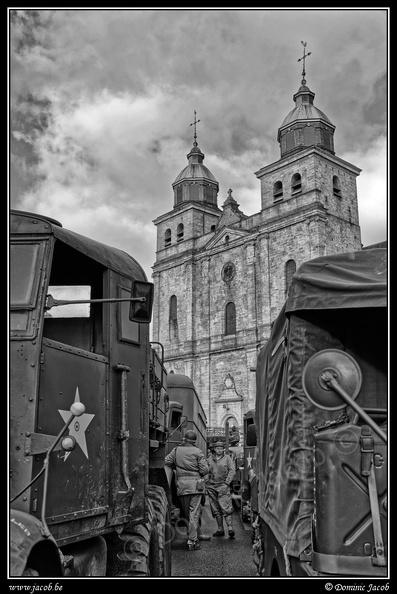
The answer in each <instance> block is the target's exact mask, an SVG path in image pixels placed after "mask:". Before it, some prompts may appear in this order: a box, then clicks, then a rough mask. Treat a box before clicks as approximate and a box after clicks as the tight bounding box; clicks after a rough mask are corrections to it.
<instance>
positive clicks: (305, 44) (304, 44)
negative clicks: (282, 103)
mask: <svg viewBox="0 0 397 594" xmlns="http://www.w3.org/2000/svg"><path fill="white" fill-rule="evenodd" d="M301 44H302V45H303V56H302V57H301V58H299V59H298V62H301V61H302V60H303V69H302V85H303V86H304V85H306V79H305V76H306V70H305V66H306V58H307V57H308V56H310V54H311V53H312V52H309V53H308V54H307V53H306V46H307V41H301ZM194 113H196V112H194Z"/></svg>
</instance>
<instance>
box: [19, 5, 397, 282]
mask: <svg viewBox="0 0 397 594" xmlns="http://www.w3.org/2000/svg"><path fill="white" fill-rule="evenodd" d="M388 11H389V8H388V7H386V8H378V9H367V8H362V9H348V10H346V9H325V8H319V9H302V10H296V9H269V8H265V9H234V8H232V9H211V8H208V9H205V8H204V9H200V10H190V9H172V8H165V9H160V8H154V9H147V8H145V9H142V10H139V9H132V10H126V9H104V8H97V9H85V10H81V9H77V8H72V9H59V8H55V9H33V8H31V9H28V10H20V9H9V65H10V66H9V114H10V118H9V122H10V125H9V137H10V138H9V139H10V148H11V150H10V160H9V165H10V185H9V206H10V208H17V209H21V210H27V211H30V212H36V213H39V214H43V215H47V216H50V217H52V218H55V219H57V220H59V221H60V222H61V223H62V224H63V226H64V227H66V228H69V229H72V230H73V231H76V232H78V233H82V234H84V235H87V236H88V237H91V238H93V239H97V240H99V241H102V242H104V243H108V244H110V245H113V246H115V247H118V248H120V249H123V250H125V251H126V252H128V253H130V254H131V255H132V256H134V257H135V258H136V259H137V260H138V261H139V262H140V264H141V265H142V266H143V268H144V269H145V272H146V274H147V276H148V278H149V279H150V278H151V273H152V270H151V267H152V266H153V264H154V261H155V258H156V255H155V252H156V227H155V226H154V224H153V220H154V219H155V218H156V217H158V216H160V215H161V214H164V213H166V212H168V211H170V210H172V208H173V192H172V183H173V182H174V180H175V178H176V177H177V175H178V173H179V172H180V171H181V170H182V169H183V168H184V167H185V166H186V164H187V159H186V155H187V154H188V152H189V150H190V148H191V146H192V143H193V127H192V126H190V124H191V122H193V119H194V110H196V111H197V118H198V119H200V120H201V121H200V123H198V124H197V137H198V138H197V140H198V144H199V147H200V149H201V150H202V151H203V153H204V154H205V160H204V164H205V165H206V166H207V167H208V168H209V169H210V170H211V171H212V173H213V174H214V176H215V178H216V179H217V180H218V182H219V186H220V191H219V195H218V205H219V206H222V204H223V203H224V201H225V200H226V198H227V191H228V189H229V187H231V188H232V189H233V197H234V198H235V199H236V200H237V202H238V203H239V204H240V209H241V210H242V211H243V212H244V213H245V214H247V215H251V214H254V213H256V212H259V210H260V182H259V180H258V179H257V178H256V176H255V174H254V172H255V171H258V170H259V169H260V168H261V167H264V166H265V165H268V164H270V163H273V162H274V161H277V160H278V159H279V158H280V149H279V144H278V142H277V129H278V127H279V126H280V125H281V123H282V121H283V120H284V118H285V116H286V115H287V113H288V112H289V111H290V110H291V109H292V108H293V107H294V102H293V99H292V96H293V94H294V93H296V91H297V90H298V88H299V86H300V82H301V78H302V76H301V73H302V62H298V58H300V57H301V56H302V54H303V46H302V45H301V40H303V41H306V42H307V47H306V52H311V55H310V56H309V57H308V58H307V60H306V80H307V85H308V86H309V87H310V89H311V90H312V91H313V92H314V93H315V99H314V104H315V105H316V106H317V107H318V108H319V109H321V110H322V111H323V112H325V114H326V115H327V116H328V117H329V119H330V120H331V122H332V123H333V124H334V125H335V126H336V131H335V136H334V139H335V152H336V154H337V155H338V156H339V157H341V158H342V159H344V160H346V161H348V162H350V163H352V164H353V165H355V166H357V167H359V168H360V169H362V173H361V174H360V176H359V178H358V181H357V185H358V199H359V213H360V224H361V235H362V243H363V244H364V245H369V244H371V243H375V242H378V241H383V240H384V239H386V238H387V225H388V220H387V215H388V177H387V160H388V152H387V151H388V121H387V115H388V91H387V83H388V27H389V25H388V18H389V12H388Z"/></svg>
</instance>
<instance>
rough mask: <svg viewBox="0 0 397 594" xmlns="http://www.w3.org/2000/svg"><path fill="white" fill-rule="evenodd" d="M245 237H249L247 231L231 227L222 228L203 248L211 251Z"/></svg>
mask: <svg viewBox="0 0 397 594" xmlns="http://www.w3.org/2000/svg"><path fill="white" fill-rule="evenodd" d="M247 235H249V233H248V231H243V230H241V229H233V228H232V227H223V229H221V230H219V231H217V232H216V233H215V235H214V236H213V237H212V238H211V239H210V240H209V242H208V243H207V244H206V245H205V246H204V249H205V250H211V249H212V248H214V247H218V246H220V245H225V244H226V243H227V244H229V243H232V241H235V240H236V239H241V238H242V237H247Z"/></svg>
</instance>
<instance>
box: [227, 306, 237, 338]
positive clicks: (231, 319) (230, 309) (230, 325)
mask: <svg viewBox="0 0 397 594" xmlns="http://www.w3.org/2000/svg"><path fill="white" fill-rule="evenodd" d="M229 334H236V306H235V305H234V303H233V302H232V301H229V303H228V304H227V305H226V308H225V335H229Z"/></svg>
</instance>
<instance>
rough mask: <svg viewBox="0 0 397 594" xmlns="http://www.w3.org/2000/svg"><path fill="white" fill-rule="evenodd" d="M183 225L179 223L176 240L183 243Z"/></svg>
mask: <svg viewBox="0 0 397 594" xmlns="http://www.w3.org/2000/svg"><path fill="white" fill-rule="evenodd" d="M183 233H184V231H183V225H182V223H179V225H178V227H177V228H176V240H177V241H182V240H183Z"/></svg>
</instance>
